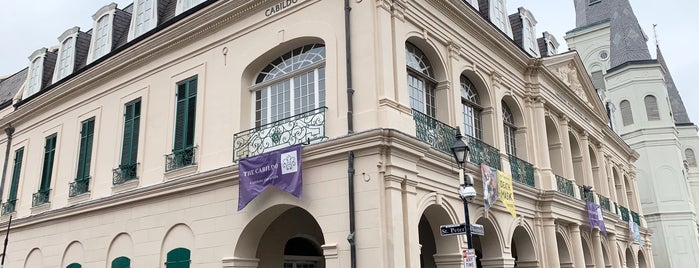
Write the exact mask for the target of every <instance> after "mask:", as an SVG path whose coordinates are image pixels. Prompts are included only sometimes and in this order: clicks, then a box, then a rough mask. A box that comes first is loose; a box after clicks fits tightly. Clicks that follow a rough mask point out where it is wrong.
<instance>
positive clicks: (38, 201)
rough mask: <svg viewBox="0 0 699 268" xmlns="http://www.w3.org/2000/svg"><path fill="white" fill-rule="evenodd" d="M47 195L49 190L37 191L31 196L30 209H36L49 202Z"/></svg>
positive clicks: (49, 192)
mask: <svg viewBox="0 0 699 268" xmlns="http://www.w3.org/2000/svg"><path fill="white" fill-rule="evenodd" d="M49 194H51V189H39V191H38V192H36V193H34V194H33V195H32V207H38V206H41V205H43V204H47V203H48V202H49Z"/></svg>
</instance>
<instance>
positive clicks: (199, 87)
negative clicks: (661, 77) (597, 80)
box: [0, 0, 653, 268]
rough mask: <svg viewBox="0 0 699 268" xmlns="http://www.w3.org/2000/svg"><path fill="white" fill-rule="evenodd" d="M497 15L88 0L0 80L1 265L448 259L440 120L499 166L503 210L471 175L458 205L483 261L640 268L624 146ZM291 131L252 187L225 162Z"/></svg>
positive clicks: (569, 77)
mask: <svg viewBox="0 0 699 268" xmlns="http://www.w3.org/2000/svg"><path fill="white" fill-rule="evenodd" d="M506 10H507V9H506V8H505V1H504V0H491V1H485V0H484V1H479V2H476V1H461V0H440V1H436V0H424V1H405V0H393V1H387V0H378V1H369V0H364V1H345V2H344V3H343V2H342V1H336V0H293V1H287V0H284V1H280V0H275V1H265V0H257V1H252V0H219V1H174V0H159V1H149V0H139V1H135V3H134V4H133V5H129V6H127V7H125V8H120V7H117V6H116V5H114V4H111V5H107V6H105V7H104V8H102V9H100V10H98V11H97V12H96V13H95V14H94V15H93V16H92V19H93V20H94V27H93V29H89V30H88V29H78V28H72V29H68V30H67V31H66V32H65V33H63V34H60V33H57V35H58V36H59V38H58V39H59V43H58V45H57V46H56V47H51V48H42V49H38V50H37V51H36V52H35V53H33V54H32V55H31V57H30V58H29V62H30V63H29V67H28V68H27V69H25V70H22V71H20V72H18V73H16V74H14V75H12V76H10V77H7V78H5V79H3V80H1V81H0V96H2V98H3V104H2V107H3V108H2V111H1V112H0V113H1V114H2V119H0V126H2V128H3V129H5V133H4V135H3V136H2V140H1V141H0V142H1V143H0V146H2V147H3V148H6V153H5V154H2V155H1V156H0V157H1V158H0V159H1V160H2V161H3V163H5V165H4V167H5V168H4V170H3V173H2V174H3V175H2V176H3V178H4V184H3V187H4V189H3V191H2V194H3V195H2V202H3V205H2V220H3V222H6V221H7V220H9V217H10V216H11V217H12V227H11V230H10V235H9V245H8V247H7V252H6V256H5V257H6V262H7V266H8V267H57V266H60V267H168V268H172V267H293V268H296V267H328V268H330V267H440V268H441V267H461V266H462V265H463V259H462V251H463V250H464V249H465V248H466V245H467V243H466V240H465V238H464V236H459V235H457V236H441V235H440V233H439V227H440V225H445V224H454V223H462V222H464V221H465V220H464V218H465V217H464V209H463V205H462V201H461V200H460V199H459V197H458V194H457V189H458V184H459V178H458V171H459V167H458V166H457V165H456V163H455V161H454V160H453V159H452V156H451V152H450V147H451V145H452V143H453V142H454V139H455V127H457V126H458V127H460V128H461V129H462V130H463V133H464V134H465V142H466V143H467V144H468V145H469V148H470V155H471V157H470V163H468V164H467V165H466V167H465V168H466V170H467V172H469V173H471V174H473V175H474V177H475V178H476V182H475V187H476V189H482V185H481V180H480V164H485V165H488V166H490V167H493V168H496V169H498V170H501V171H503V172H505V173H508V174H511V175H512V178H513V180H514V198H515V206H516V217H512V216H511V215H510V213H509V212H508V211H507V210H506V209H505V207H504V206H503V205H502V204H501V203H496V204H495V205H494V206H493V207H492V208H490V211H489V212H488V213H487V214H486V213H485V212H484V209H483V199H482V193H479V196H478V197H477V198H476V200H475V202H472V203H471V204H470V213H469V214H470V218H471V221H472V222H474V223H478V224H481V225H483V227H484V235H483V236H474V237H473V244H474V246H475V249H476V254H477V256H478V266H479V267H514V266H516V267H653V260H652V256H653V253H652V251H651V244H650V242H649V238H650V235H651V234H650V233H649V232H648V231H647V229H646V228H645V222H644V219H643V217H642V216H639V213H641V211H640V206H639V197H638V196H637V194H636V193H637V190H636V188H637V186H636V175H635V174H636V173H635V168H634V165H633V162H634V161H635V160H636V159H637V158H638V154H637V153H635V152H634V151H633V150H631V149H630V148H629V146H627V145H626V144H625V143H624V142H623V141H622V140H621V138H620V137H619V136H618V135H617V134H615V133H614V132H613V131H612V130H611V129H610V128H609V127H608V125H609V120H608V117H607V113H606V111H605V107H604V105H603V104H602V102H601V101H600V98H599V97H598V95H597V94H596V92H595V88H594V86H593V84H592V82H591V80H590V78H589V77H588V76H587V75H586V73H585V70H584V65H583V63H582V61H581V59H580V57H579V56H578V54H576V53H575V52H567V53H561V54H557V53H556V51H555V50H556V47H557V42H556V40H555V39H554V38H553V37H552V36H550V35H549V34H548V33H544V34H543V37H542V38H537V35H536V30H535V25H536V20H535V19H534V16H533V15H532V14H531V12H529V11H528V10H526V9H524V8H520V9H519V10H518V13H515V14H511V15H509V16H508V14H506ZM87 15H89V14H87ZM87 15H86V17H87ZM298 144H301V147H300V149H298V151H294V152H297V153H294V154H292V156H290V157H291V158H288V157H287V158H284V156H289V155H288V154H287V153H288V152H287V151H283V152H284V153H282V155H283V156H282V159H284V162H283V163H281V164H280V165H281V166H283V167H281V169H282V171H281V173H280V174H282V175H280V176H279V177H280V178H285V176H286V175H287V174H291V173H286V172H292V173H293V174H297V175H298V177H295V179H298V180H299V181H300V186H298V185H293V186H290V187H291V188H288V187H287V186H289V185H281V184H284V183H285V181H282V183H279V181H277V182H275V185H276V186H278V187H269V188H267V189H266V190H264V191H260V192H259V194H258V195H257V196H256V197H255V196H254V195H253V196H250V195H249V193H248V192H241V188H243V189H244V191H246V190H245V189H247V188H246V187H252V186H254V185H253V184H251V183H250V182H248V181H244V180H243V178H241V176H240V174H244V177H247V176H249V175H254V174H258V173H262V172H265V171H269V168H263V166H262V165H260V166H254V165H253V167H252V171H250V169H246V170H247V171H244V172H240V169H242V168H243V166H244V165H243V163H248V162H254V161H249V160H250V159H257V158H261V157H263V156H267V155H269V153H270V152H272V151H273V150H275V149H284V150H292V149H293V148H296V147H291V146H294V145H298ZM289 147H291V149H290V148H289ZM292 151H293V150H292ZM275 152H278V151H275ZM288 159H292V160H293V159H296V160H298V162H297V163H301V165H293V164H289V163H294V162H293V161H286V160H288ZM275 167H276V166H275ZM295 168H298V170H294V169H295ZM297 186H298V187H297ZM582 186H592V190H593V192H592V194H589V195H587V194H583V193H584V191H583V187H582ZM285 187H286V188H285ZM281 189H285V190H281ZM290 193H291V194H290ZM292 194H293V195H292ZM294 195H297V196H299V197H298V198H297V197H296V196H294ZM248 197H250V200H247V198H248ZM252 197H254V198H252ZM241 200H244V201H249V203H247V205H246V206H240V201H241ZM585 201H591V202H594V203H596V204H599V205H600V206H601V207H602V212H601V214H602V216H603V219H604V224H605V227H606V233H602V232H601V231H600V228H599V227H594V228H592V227H591V226H590V221H589V219H588V211H587V210H586V203H585ZM239 208H240V210H239ZM629 222H631V224H629ZM634 222H635V223H636V224H638V225H641V228H640V232H639V238H638V239H635V238H634V239H632V238H630V234H631V233H632V231H631V230H630V228H629V226H634ZM632 229H633V228H632ZM0 231H2V230H0ZM2 232H3V233H4V231H2Z"/></svg>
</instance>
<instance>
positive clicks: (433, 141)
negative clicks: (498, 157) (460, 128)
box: [413, 109, 480, 164]
mask: <svg viewBox="0 0 699 268" xmlns="http://www.w3.org/2000/svg"><path fill="white" fill-rule="evenodd" d="M413 120H415V131H416V133H415V134H416V137H417V139H418V140H421V141H424V142H426V143H428V144H430V145H431V146H432V148H435V149H437V150H438V151H441V152H443V153H445V154H448V155H451V154H452V152H451V146H452V145H454V140H455V139H456V129H455V128H453V127H451V126H449V125H447V124H444V123H442V122H440V121H439V120H437V119H435V118H432V117H430V116H428V115H426V114H424V113H421V112H420V111H418V110H415V109H413ZM469 147H470V146H469ZM471 153H472V154H473V152H471ZM471 159H472V160H473V158H471ZM479 164H480V163H479Z"/></svg>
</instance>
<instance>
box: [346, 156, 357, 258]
mask: <svg viewBox="0 0 699 268" xmlns="http://www.w3.org/2000/svg"><path fill="white" fill-rule="evenodd" d="M347 182H348V183H347V184H348V188H349V227H350V233H349V235H348V236H347V241H348V242H349V244H350V268H356V267H357V247H356V246H355V239H354V152H352V151H350V152H349V155H348V157H347Z"/></svg>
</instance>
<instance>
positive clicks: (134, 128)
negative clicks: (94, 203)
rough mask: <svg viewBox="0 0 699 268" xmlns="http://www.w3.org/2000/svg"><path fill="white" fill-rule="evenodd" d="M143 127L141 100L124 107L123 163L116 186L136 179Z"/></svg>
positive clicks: (120, 165)
mask: <svg viewBox="0 0 699 268" xmlns="http://www.w3.org/2000/svg"><path fill="white" fill-rule="evenodd" d="M140 125H141V99H140V98H138V99H136V100H134V101H131V102H129V103H127V104H126V105H125V106H124V136H123V139H122V144H121V162H120V163H119V168H118V170H117V171H118V174H117V175H118V179H119V180H115V184H119V183H123V182H125V181H129V180H133V179H136V178H137V177H136V167H137V161H138V160H137V158H138V135H139V129H140Z"/></svg>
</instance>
